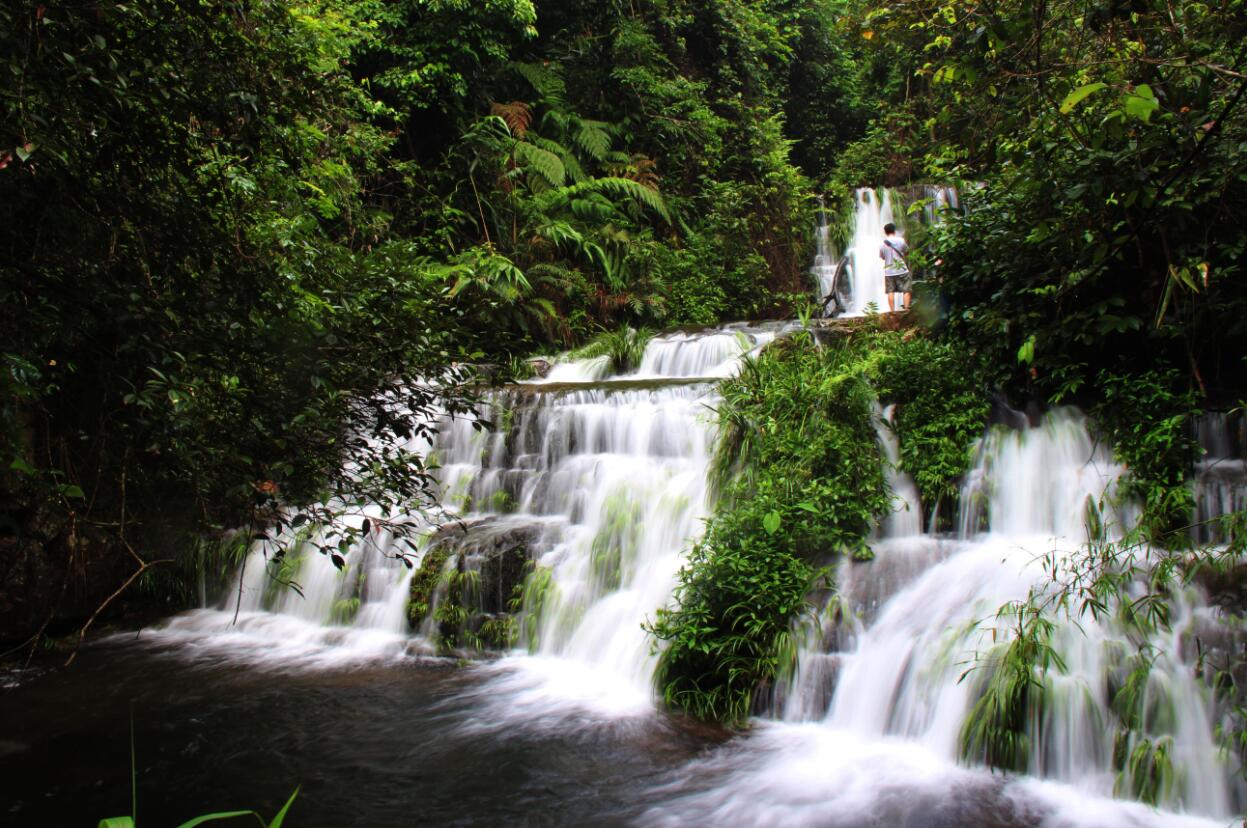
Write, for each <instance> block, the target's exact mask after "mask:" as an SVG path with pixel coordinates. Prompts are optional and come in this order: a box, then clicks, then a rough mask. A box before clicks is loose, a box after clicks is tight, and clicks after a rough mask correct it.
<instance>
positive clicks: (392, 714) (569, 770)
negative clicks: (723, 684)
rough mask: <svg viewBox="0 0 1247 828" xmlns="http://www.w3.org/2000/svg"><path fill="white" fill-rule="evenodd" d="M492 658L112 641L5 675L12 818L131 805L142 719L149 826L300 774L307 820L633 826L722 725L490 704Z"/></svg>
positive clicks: (251, 804) (272, 789) (87, 814)
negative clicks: (544, 716)
mask: <svg viewBox="0 0 1247 828" xmlns="http://www.w3.org/2000/svg"><path fill="white" fill-rule="evenodd" d="M487 672H488V667H481V666H459V665H457V664H456V663H455V662H452V661H447V660H439V659H408V660H404V661H399V662H393V661H391V662H388V663H384V664H376V663H374V664H363V665H355V666H349V667H340V668H320V669H315V670H306V669H298V670H291V671H282V670H280V669H272V668H268V669H256V668H254V667H250V666H246V665H240V664H237V663H231V662H223V661H221V660H219V659H212V658H204V657H199V658H197V659H195V660H188V659H187V658H185V657H183V656H182V655H179V654H177V653H174V652H169V651H166V650H162V648H160V647H150V646H142V645H134V644H123V643H117V642H116V641H115V640H114V641H112V642H107V643H104V644H97V645H95V646H91V647H88V648H86V649H84V650H83V651H82V652H81V654H80V655H79V657H78V660H77V662H76V663H75V664H74V665H73V666H72V667H71V668H69V669H50V670H48V671H47V672H46V673H44V674H42V675H36V676H34V677H31V676H29V675H27V676H26V677H24V678H23V679H22V680H21V683H20V684H19V685H18V686H16V687H10V688H8V689H5V690H3V691H0V721H2V722H3V733H2V734H0V739H2V740H3V743H2V745H0V750H2V751H3V756H0V780H2V784H0V822H3V824H4V825H8V826H62V825H63V826H76V825H82V826H94V825H95V824H96V823H97V822H98V821H99V820H100V818H102V817H107V816H119V815H123V814H128V813H129V812H130V736H129V727H130V721H131V719H133V722H134V741H135V753H136V755H137V782H138V817H139V824H140V825H147V826H166V825H176V824H178V823H180V822H181V821H184V820H186V819H189V818H190V817H193V816H196V815H199V814H201V813H207V812H210V811H221V810H232V809H251V808H254V809H256V810H259V811H260V812H261V813H262V814H263V815H264V816H265V818H268V817H271V816H272V814H273V813H275V812H276V811H277V810H278V809H279V808H280V807H281V804H282V802H283V801H284V800H285V799H286V797H287V796H289V794H290V793H291V792H292V791H293V790H294V789H295V787H296V786H297V787H299V795H298V798H297V799H296V801H295V805H294V806H293V808H292V809H291V813H290V818H289V820H288V822H287V824H288V825H293V826H347V825H519V824H523V825H586V824H593V825H622V824H628V823H630V822H631V821H633V820H634V819H635V817H636V816H637V815H638V814H639V813H640V812H641V810H642V809H643V808H644V807H645V804H646V796H645V791H647V790H648V789H650V788H651V787H653V786H654V784H655V783H656V782H657V781H659V780H660V779H661V778H662V777H663V776H664V775H665V774H666V773H667V772H669V771H670V769H672V768H673V767H675V766H677V765H680V764H682V763H684V762H686V761H687V760H688V759H690V758H691V757H693V756H695V755H696V754H697V753H698V752H699V751H701V750H702V749H704V748H705V747H706V746H707V745H710V744H712V742H713V741H715V739H714V738H713V737H712V736H711V735H710V734H705V733H702V734H698V733H695V732H693V731H692V730H691V729H690V728H688V727H681V726H679V725H678V724H677V723H674V722H672V721H669V720H667V719H665V718H662V717H654V716H648V717H643V718H639V719H634V720H622V721H618V722H614V723H610V724H601V725H600V726H596V727H585V726H580V725H578V724H577V723H576V722H575V721H566V722H564V723H562V724H563V726H559V727H542V728H525V727H522V726H514V725H513V724H505V725H504V724H503V723H501V722H498V723H494V722H489V721H483V720H481V719H480V717H482V716H486V715H488V710H489V707H488V706H485V709H484V710H482V708H481V705H480V704H479V703H480V694H479V691H481V689H482V688H481V684H482V680H483V678H484V677H485V674H486V673H487ZM10 678H12V677H10ZM581 724H583V723H581ZM239 824H242V823H241V821H240V822H239ZM253 824H254V823H253Z"/></svg>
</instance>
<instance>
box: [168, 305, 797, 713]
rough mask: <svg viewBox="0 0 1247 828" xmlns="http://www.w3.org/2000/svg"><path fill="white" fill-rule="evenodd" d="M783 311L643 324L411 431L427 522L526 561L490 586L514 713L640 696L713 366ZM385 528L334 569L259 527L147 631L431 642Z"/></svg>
mask: <svg viewBox="0 0 1247 828" xmlns="http://www.w3.org/2000/svg"><path fill="white" fill-rule="evenodd" d="M785 327H786V325H784V324H781V323H773V324H763V325H745V324H735V325H728V326H725V327H723V328H717V329H710V330H705V331H677V332H672V333H668V334H664V335H661V336H656V337H654V338H653V339H652V340H651V341H650V342H649V343H648V345H647V347H646V349H645V351H644V353H643V355H642V358H641V361H640V365H639V366H638V367H637V368H636V370H634V371H632V372H630V373H627V374H622V375H612V373H611V370H610V365H609V361H608V360H607V358H606V357H595V358H591V359H575V360H566V361H557V360H556V361H554V363H553V364H552V365H551V367H550V370H549V371H548V373H547V374H546V376H544V377H542V378H538V379H534V380H532V381H529V382H525V383H520V384H518V385H516V386H513V387H510V388H508V389H505V390H502V391H499V392H494V393H493V394H491V395H490V397H489V398H488V400H487V401H486V402H485V403H484V404H483V405H482V409H481V411H480V414H481V416H482V417H484V418H486V419H489V420H491V421H493V422H494V423H495V424H497V426H498V428H496V429H495V430H493V431H488V430H481V429H478V428H475V427H474V426H473V423H472V422H471V421H468V420H464V419H456V420H450V419H446V420H444V421H443V422H442V423H441V425H440V433H439V435H438V437H437V438H436V440H435V441H434V443H433V444H432V445H431V446H423V447H421V448H424V449H425V450H427V451H428V452H429V453H430V456H431V458H432V459H433V460H434V461H435V462H436V463H438V464H440V469H439V471H438V476H439V479H440V482H441V487H442V490H443V493H444V495H445V500H446V503H445V507H446V509H447V510H448V512H449V513H451V514H452V515H453V516H454V517H455V520H453V521H451V522H449V523H447V524H446V525H444V526H443V527H442V529H441V530H440V531H438V532H437V533H435V534H434V535H433V537H434V538H435V539H437V541H438V542H441V543H447V544H450V545H451V548H452V549H453V551H454V553H455V554H456V555H458V556H460V557H462V558H463V559H464V563H463V564H462V565H461V566H462V567H466V568H467V569H469V570H475V571H477V572H478V573H479V572H481V571H482V570H483V569H486V568H488V567H489V566H491V565H494V566H502V565H505V564H500V563H498V562H499V561H500V560H502V559H504V558H505V557H506V556H507V555H510V554H513V553H514V554H518V555H520V556H522V557H523V558H525V559H527V561H528V562H529V563H528V569H529V570H531V574H529V575H528V583H532V582H533V581H537V582H539V583H542V584H545V587H544V589H539V590H538V589H534V590H530V591H529V592H528V593H526V594H525V595H523V596H522V598H523V600H522V601H520V600H519V599H520V598H521V596H520V595H518V594H512V595H505V596H502V597H501V600H499V601H496V602H495V603H500V604H502V605H503V606H504V608H506V609H515V608H517V607H516V606H515V605H513V604H511V599H516V600H517V603H518V605H519V606H518V609H519V616H518V625H517V626H518V629H519V632H520V635H519V639H520V640H519V644H520V649H521V651H524V654H523V655H519V654H518V653H517V654H516V656H515V657H512V658H509V659H505V660H504V663H503V665H502V666H503V668H504V669H501V670H495V671H494V672H497V673H498V676H497V681H498V682H499V685H500V688H499V689H500V690H503V691H505V692H501V693H500V694H497V695H499V697H500V698H505V699H506V706H507V707H508V708H509V710H510V713H511V714H514V715H527V716H529V717H531V714H532V713H533V711H535V710H538V709H541V710H544V711H545V712H546V713H550V714H556V713H558V711H559V709H560V708H563V707H567V706H568V705H579V706H581V707H585V706H587V707H591V708H594V709H596V710H597V711H598V713H600V714H602V715H606V716H611V715H617V714H618V715H636V714H638V713H644V714H646V715H649V714H652V712H653V709H654V696H653V687H652V681H651V676H652V673H653V666H654V655H653V654H652V653H651V647H650V641H649V639H648V636H647V633H646V632H645V630H644V628H643V622H644V621H645V620H646V619H648V618H652V617H653V614H654V611H655V610H656V609H657V608H659V607H662V606H664V605H666V604H667V603H668V602H669V600H670V597H671V593H672V590H673V589H674V586H675V583H676V575H677V573H678V571H679V568H680V565H681V563H682V561H683V556H684V554H685V552H686V550H687V548H688V542H689V540H690V539H691V538H693V537H695V536H696V535H697V534H699V533H700V531H701V527H702V519H703V518H704V517H705V515H706V513H707V508H708V504H707V482H706V478H707V468H708V465H709V460H710V455H711V453H712V451H713V439H714V431H713V424H712V417H711V407H712V406H713V404H714V401H715V393H716V392H715V382H716V381H717V379H719V378H722V377H726V376H729V375H731V374H732V373H733V372H735V371H736V370H738V368H739V365H740V360H741V357H742V356H743V355H746V354H749V353H753V352H756V351H757V350H758V349H760V348H761V347H763V346H764V345H765V344H766V343H769V342H770V341H772V340H773V339H774V338H775V336H776V335H777V334H778V333H779V332H780V331H781V330H782V329H784V328H785ZM367 515H371V516H373V517H376V516H377V515H375V514H373V513H369V512H366V513H365V514H361V515H359V516H357V517H356V518H354V520H355V521H356V526H358V525H359V524H360V523H361V522H362V520H363V518H364V517H365V516H367ZM389 517H391V518H392V517H395V516H389ZM390 543H391V539H390V538H389V537H388V535H386V534H385V533H380V534H377V533H375V532H374V533H373V535H372V536H371V537H370V538H369V539H368V541H367V542H366V543H365V544H363V545H362V546H360V547H358V548H355V549H352V550H351V552H350V554H348V555H347V556H346V557H347V561H348V566H347V568H346V569H345V571H342V572H339V571H338V570H337V569H336V568H335V567H334V566H333V564H332V562H331V561H330V560H329V559H328V558H327V557H325V556H323V555H320V554H318V553H317V552H316V551H315V550H314V549H313V548H310V547H309V546H306V545H305V546H304V547H303V548H302V549H296V550H295V551H294V552H293V553H292V554H291V555H290V556H289V560H288V562H287V563H286V564H285V565H284V567H283V568H282V570H281V571H280V572H277V571H275V570H276V568H275V567H274V566H273V565H272V564H271V563H270V562H268V560H267V559H266V555H265V550H264V549H263V548H261V547H260V546H259V545H257V546H256V548H254V549H253V550H252V552H251V553H250V555H249V557H248V561H247V564H246V566H245V568H244V570H243V572H242V573H241V575H240V577H239V580H238V581H237V582H236V583H235V586H234V587H233V588H231V589H230V590H229V592H228V594H227V597H226V599H225V602H224V604H223V605H222V606H221V607H220V608H218V609H215V610H211V609H209V610H202V611H198V612H194V613H188V614H185V615H183V616H179V617H177V618H175V619H172V620H171V621H170V622H169V623H168V624H167V625H166V627H165V629H164V630H163V631H162V632H159V633H156V635H163V636H166V637H178V636H181V637H182V638H183V639H185V640H186V641H188V642H190V641H193V642H194V646H195V647H197V648H211V649H215V650H217V651H222V652H230V653H232V654H233V655H235V656H238V657H246V658H252V659H255V660H260V661H267V660H268V659H269V657H270V656H271V657H272V658H274V659H276V658H280V659H282V660H284V661H287V662H291V661H293V662H297V663H305V662H314V663H340V662H344V661H350V660H352V659H371V658H377V657H396V656H405V655H411V654H427V653H431V652H433V651H434V650H435V647H434V646H433V644H432V642H431V641H430V639H431V638H432V637H433V636H434V635H436V634H437V631H438V623H437V621H436V620H435V619H434V617H433V616H434V614H433V613H431V614H430V615H429V617H428V619H427V620H426V622H425V623H424V626H423V627H422V628H421V630H419V631H418V632H419V635H416V636H414V637H413V636H412V634H411V633H410V631H409V630H408V620H407V602H408V597H409V592H410V583H411V578H412V572H411V571H409V570H408V569H407V568H406V567H404V566H403V565H402V564H401V562H400V561H397V560H395V559H394V558H393V556H392V555H389V554H387V553H388V552H391V551H392V550H390ZM516 550H522V551H520V552H517V551H516ZM491 562H493V563H492V564H491ZM453 564H454V561H453V558H452V560H451V562H448V564H447V565H448V566H452V565H453ZM275 575H277V576H279V577H280V579H281V580H293V581H295V582H297V583H298V584H299V587H300V589H299V590H298V591H295V590H291V589H287V588H285V587H283V586H281V584H279V583H278V582H277V580H275V579H274V576H275ZM522 577H523V576H522V575H520V576H517V577H516V578H515V580H516V581H518V580H520V578H522ZM495 609H496V608H495ZM235 611H236V612H237V623H235V621H234V615H235ZM529 651H530V652H529ZM490 669H491V670H492V669H493V668H490ZM521 711H524V713H522V714H521Z"/></svg>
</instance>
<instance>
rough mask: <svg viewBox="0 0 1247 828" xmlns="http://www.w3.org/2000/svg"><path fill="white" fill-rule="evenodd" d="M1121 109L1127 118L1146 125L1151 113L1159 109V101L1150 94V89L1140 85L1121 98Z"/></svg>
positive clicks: (1144, 84) (1153, 94)
mask: <svg viewBox="0 0 1247 828" xmlns="http://www.w3.org/2000/svg"><path fill="white" fill-rule="evenodd" d="M1121 108H1122V111H1123V112H1125V113H1126V115H1127V116H1128V117H1130V118H1134V119H1136V120H1139V121H1142V122H1143V123H1148V122H1149V121H1151V119H1152V113H1153V112H1155V111H1156V110H1157V109H1159V108H1160V101H1159V100H1157V98H1156V95H1155V93H1153V92H1152V87H1150V86H1148V85H1147V84H1146V83H1141V84H1139V85H1138V86H1136V87H1135V88H1134V89H1132V90H1130V91H1129V92H1127V93H1126V94H1125V95H1124V96H1123V97H1122V104H1121Z"/></svg>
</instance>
